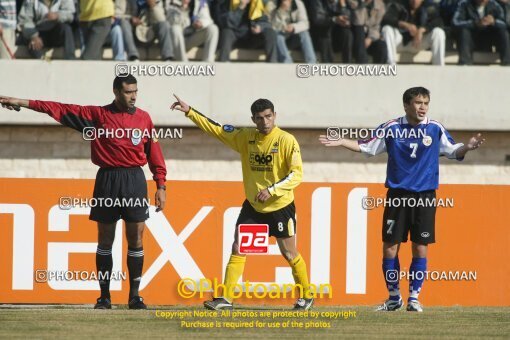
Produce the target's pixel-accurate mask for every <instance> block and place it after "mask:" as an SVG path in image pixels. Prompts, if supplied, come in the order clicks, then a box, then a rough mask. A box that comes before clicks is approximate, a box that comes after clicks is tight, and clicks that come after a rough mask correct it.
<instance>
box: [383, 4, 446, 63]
mask: <svg viewBox="0 0 510 340" xmlns="http://www.w3.org/2000/svg"><path fill="white" fill-rule="evenodd" d="M382 25H383V29H382V34H383V37H384V40H385V41H386V45H387V46H388V62H389V63H390V64H395V63H396V62H397V51H398V52H412V53H417V52H419V51H420V50H424V49H429V48H430V49H431V50H432V64H433V65H444V57H445V44H446V34H445V32H444V30H443V29H442V26H443V21H442V19H441V16H440V14H439V7H438V5H437V4H435V3H431V2H424V0H409V1H408V2H407V5H405V6H404V5H402V4H399V3H397V2H390V3H389V4H388V5H387V6H386V14H385V16H384V18H383V20H382Z"/></svg>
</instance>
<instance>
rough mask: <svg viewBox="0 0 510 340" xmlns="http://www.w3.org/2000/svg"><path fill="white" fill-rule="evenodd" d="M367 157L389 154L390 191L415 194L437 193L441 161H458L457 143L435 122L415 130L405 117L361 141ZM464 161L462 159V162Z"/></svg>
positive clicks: (388, 174) (429, 122) (421, 125)
mask: <svg viewBox="0 0 510 340" xmlns="http://www.w3.org/2000/svg"><path fill="white" fill-rule="evenodd" d="M358 144H359V147H360V149H361V152H362V153H364V154H366V155H367V156H375V155H378V154H380V153H383V152H385V151H386V152H387V153H388V165H387V168H386V183H385V185H386V187H387V188H391V189H403V190H407V191H413V192H422V191H427V190H436V189H437V188H438V186H439V157H440V156H446V157H447V158H450V159H457V156H456V154H455V153H456V151H457V150H458V149H459V148H460V147H461V146H462V145H464V144H462V143H457V144H455V141H454V140H453V138H452V137H451V136H450V134H449V133H448V131H446V129H445V128H444V126H443V125H441V124H440V123H439V122H437V121H435V120H429V119H428V117H426V118H425V120H423V121H422V122H421V123H420V124H418V125H417V126H415V127H413V126H411V125H410V124H409V123H408V122H407V119H406V118H405V117H400V118H398V119H394V120H390V121H389V122H386V123H384V124H381V125H380V126H379V127H378V128H377V129H376V131H375V132H374V136H373V137H372V138H371V139H367V140H360V141H358ZM458 160H462V159H458Z"/></svg>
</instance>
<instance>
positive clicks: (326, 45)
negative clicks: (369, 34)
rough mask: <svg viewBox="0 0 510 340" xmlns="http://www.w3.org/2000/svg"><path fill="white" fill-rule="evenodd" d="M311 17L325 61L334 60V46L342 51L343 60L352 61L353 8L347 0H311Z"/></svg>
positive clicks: (313, 33) (316, 39)
mask: <svg viewBox="0 0 510 340" xmlns="http://www.w3.org/2000/svg"><path fill="white" fill-rule="evenodd" d="M309 6H310V7H309V10H310V11H309V14H310V15H309V17H310V22H311V23H312V36H313V37H314V39H315V41H316V42H317V45H319V51H320V54H321V60H322V62H323V63H332V62H333V48H335V50H338V49H339V50H340V51H341V52H342V62H344V63H350V62H352V42H353V36H352V32H351V22H352V16H353V13H352V10H351V8H350V6H349V5H348V4H347V0H311V2H310V4H309Z"/></svg>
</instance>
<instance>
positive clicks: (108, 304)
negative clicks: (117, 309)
mask: <svg viewBox="0 0 510 340" xmlns="http://www.w3.org/2000/svg"><path fill="white" fill-rule="evenodd" d="M94 309H112V301H111V300H110V298H109V297H105V296H101V297H98V298H97V303H96V304H95V305H94Z"/></svg>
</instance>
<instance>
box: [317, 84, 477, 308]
mask: <svg viewBox="0 0 510 340" xmlns="http://www.w3.org/2000/svg"><path fill="white" fill-rule="evenodd" d="M403 101H404V111H405V113H406V114H405V116H403V117H400V118H397V119H393V120H390V121H388V122H386V123H384V124H381V125H380V126H379V127H378V128H377V129H376V131H375V133H374V134H373V138H370V139H366V140H359V141H356V140H349V139H342V138H340V139H337V140H332V138H331V136H320V137H319V140H320V141H321V143H322V144H324V145H325V146H343V147H344V148H346V149H348V150H351V151H355V152H362V153H364V154H366V155H367V156H375V155H378V154H380V153H383V152H385V151H386V152H387V153H388V164H387V170H386V183H385V186H386V187H387V188H388V192H387V200H386V202H393V203H394V204H386V206H385V208H384V216H383V225H382V239H383V264H382V269H383V273H384V279H385V281H386V287H387V288H388V291H389V299H388V300H386V301H385V302H384V303H383V304H382V305H381V306H379V307H378V308H377V310H380V311H394V310H398V309H400V308H401V307H402V305H403V302H402V297H401V295H400V289H399V277H400V273H399V272H400V264H399V260H398V251H399V249H400V243H401V242H407V235H408V233H409V232H410V233H411V241H412V253H413V260H412V262H411V266H410V268H409V299H408V302H407V310H408V311H413V312H422V311H423V308H422V306H421V304H420V303H419V301H418V295H419V293H420V291H421V287H422V285H423V279H424V277H425V272H426V270H427V245H428V244H431V243H434V242H435V215H436V207H435V204H430V202H434V201H435V197H436V189H437V188H438V185H439V157H440V156H446V157H447V158H450V159H457V160H459V161H461V160H463V159H464V156H465V155H466V153H467V152H468V151H472V150H475V149H477V148H478V147H479V146H480V145H481V144H482V143H483V142H484V140H485V139H483V138H482V135H481V134H477V135H476V136H474V137H472V138H471V139H470V140H469V141H468V142H467V143H466V144H463V143H455V142H454V140H453V138H452V137H451V136H450V134H449V133H448V131H447V130H446V129H445V128H444V126H443V125H441V124H440V123H439V122H437V121H435V120H431V119H429V118H428V117H427V112H428V110H429V103H430V92H429V91H428V90H427V89H426V88H423V87H413V88H410V89H408V90H406V91H405V92H404V96H403ZM396 200H398V201H399V202H398V204H396V203H395V202H396ZM406 202H407V204H405V203H406ZM409 202H422V203H426V204H413V206H411V205H410V204H409ZM427 202H429V203H427ZM397 205H398V206H397Z"/></svg>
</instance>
